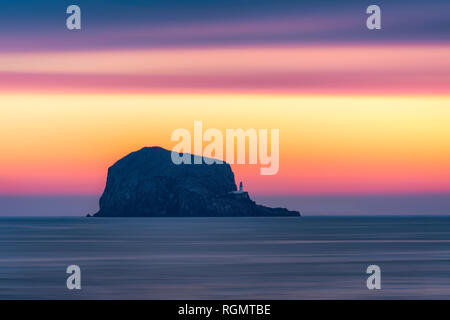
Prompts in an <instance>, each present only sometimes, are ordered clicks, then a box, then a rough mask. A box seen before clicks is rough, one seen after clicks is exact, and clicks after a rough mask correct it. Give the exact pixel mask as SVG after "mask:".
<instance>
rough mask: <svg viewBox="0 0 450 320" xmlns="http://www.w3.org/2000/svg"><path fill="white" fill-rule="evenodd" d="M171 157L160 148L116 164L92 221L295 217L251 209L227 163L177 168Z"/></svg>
mask: <svg viewBox="0 0 450 320" xmlns="http://www.w3.org/2000/svg"><path fill="white" fill-rule="evenodd" d="M171 155H172V151H169V150H166V149H163V148H161V147H145V148H142V149H140V150H139V151H135V152H132V153H130V154H129V155H127V156H125V157H124V158H122V159H120V160H119V161H117V162H116V163H115V164H114V165H112V166H111V167H110V168H109V169H108V177H107V181H106V186H105V190H104V192H103V194H102V196H101V198H100V202H99V204H100V210H99V211H98V212H97V213H95V214H94V215H93V216H94V217H274V216H275V217H286V216H300V213H299V212H298V211H290V210H287V209H285V208H269V207H266V206H262V205H258V204H256V203H255V202H254V201H253V200H251V199H250V196H249V195H248V193H247V192H245V191H244V190H243V185H242V183H241V184H240V188H239V190H237V188H236V183H235V178H234V173H233V171H232V170H231V167H230V165H229V164H228V163H225V162H223V163H222V164H217V163H214V164H206V163H204V162H203V161H202V162H201V164H178V165H176V164H174V163H173V162H172V158H171ZM189 156H190V157H193V158H192V160H194V159H195V157H199V156H196V155H192V154H189ZM200 158H201V157H200ZM191 163H194V161H192V162H191ZM88 216H90V215H88Z"/></svg>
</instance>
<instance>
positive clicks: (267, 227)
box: [0, 217, 450, 299]
mask: <svg viewBox="0 0 450 320" xmlns="http://www.w3.org/2000/svg"><path fill="white" fill-rule="evenodd" d="M71 264H76V265H79V266H80V268H81V270H82V290H79V291H75V290H74V291H69V290H68V289H67V288H66V278H67V274H66V273H65V270H66V268H67V266H68V265H71ZM372 264H376V265H379V266H380V267H381V270H382V290H379V291H369V290H367V288H366V279H367V275H366V273H365V271H366V268H367V266H369V265H372ZM55 298H56V299H80V298H83V299H406V298H413V299H419V298H420V299H421V298H429V299H450V218H448V217H427V218H425V217H396V218H388V217H364V218H359V217H346V218H336V217H333V218H330V217H320V218H312V217H303V218H292V217H289V218H56V217H51V218H0V299H55Z"/></svg>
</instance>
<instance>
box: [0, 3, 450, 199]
mask: <svg viewBox="0 0 450 320" xmlns="http://www.w3.org/2000/svg"><path fill="white" fill-rule="evenodd" d="M69 4H78V5H79V6H80V8H81V13H82V29H81V30H74V31H69V30H67V29H66V25H65V19H66V17H67V14H66V13H65V11H66V7H67V6H68V5H69ZM370 4H374V3H372V2H371V3H368V2H364V1H348V0H344V1H323V0H318V1H280V0H277V1H274V0H272V1H268V0H258V1H244V0H239V1H237V0H236V1H235V0H228V1H222V0H217V1H198V0H194V1H180V0H174V1H138V0H131V1H126V2H125V1H116V0H110V1H95V2H93V1H76V2H74V3H64V2H61V1H45V0H44V1H31V0H27V1H21V2H20V3H17V2H12V1H11V2H8V3H2V9H1V10H0V111H1V117H0V136H1V140H0V141H1V142H0V147H1V157H0V195H55V194H59V195H73V194H76V195H98V194H100V193H101V192H102V191H103V188H104V184H105V179H106V173H107V168H108V167H109V166H110V165H112V164H113V163H114V162H115V161H117V160H118V159H120V158H121V157H123V156H125V155H126V154H128V153H129V152H132V151H135V150H138V149H140V148H142V147H144V146H155V145H158V146H162V147H165V148H167V149H172V148H173V147H174V145H175V142H173V141H171V140H170V135H171V133H172V131H174V130H175V129H178V128H186V129H188V130H193V121H194V120H201V121H202V122H203V126H204V128H205V129H207V128H218V129H220V130H223V131H224V130H225V129H227V128H231V129H234V128H243V129H248V128H256V129H272V128H274V129H279V130H280V170H279V173H278V174H277V175H274V176H261V175H259V166H255V165H234V166H233V170H234V172H235V175H236V179H237V181H239V180H243V181H244V185H245V187H246V189H247V190H248V191H250V192H251V193H252V194H255V195H257V196H270V195H277V196H286V195H321V194H326V195H339V194H364V195H366V194H434V193H437V194H446V193H450V125H449V124H450V37H449V36H450V19H449V16H448V13H449V12H450V2H449V1H447V0H446V1H443V0H442V1H439V0H438V1H414V0H412V1H411V0H410V1H399V0H391V1H377V2H376V4H378V5H379V6H380V7H381V12H382V29H381V30H368V29H367V28H366V25H365V20H366V18H367V16H368V15H367V14H366V13H365V10H366V7H367V6H368V5H370Z"/></svg>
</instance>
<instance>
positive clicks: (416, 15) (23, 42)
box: [0, 0, 450, 51]
mask: <svg viewBox="0 0 450 320" xmlns="http://www.w3.org/2000/svg"><path fill="white" fill-rule="evenodd" d="M70 4H77V5H79V6H80V7H81V9H82V30H81V31H78V32H77V34H76V35H75V34H73V33H72V34H71V35H70V37H68V32H70V31H68V30H66V28H65V19H66V17H67V14H66V13H65V10H66V8H67V6H68V5H70ZM370 4H377V5H379V6H380V7H381V9H382V30H379V31H376V32H371V33H368V32H367V29H366V27H365V19H366V17H367V15H366V14H365V9H366V8H367V6H368V5H370ZM449 15H450V1H448V0H434V1H425V0H408V1H407V0H389V1H375V2H373V1H370V2H369V1H356V0H342V1H330V0H317V1H287V0H276V1H275V0H227V1H223V0H215V1H203V0H191V1H186V0H172V1H162V0H160V1H138V0H130V1H117V0H110V1H103V0H101V1H86V0H78V1H73V2H64V1H56V0H53V1H49V0H41V1H37V0H26V1H20V2H19V1H9V2H4V1H3V3H2V5H1V10H0V40H1V44H0V50H2V51H15V50H18V51H22V50H24V49H30V50H55V49H89V48H99V47H100V48H101V47H106V48H114V47H120V48H123V47H174V46H205V45H245V44H258V43H263V44H271V43H273V44H279V43H283V44H286V43H293V44H298V43H311V42H319V43H323V42H325V43H340V42H357V43H373V42H383V43H386V42H387V43H397V42H440V43H442V42H448V41H449V39H450V17H449ZM283 26H284V27H283ZM240 28H241V29H242V30H243V31H242V32H239V30H240ZM174 29H175V30H174ZM168 30H169V31H170V32H167V31H168ZM183 30H186V32H184V33H183ZM227 30H228V31H227Z"/></svg>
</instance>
